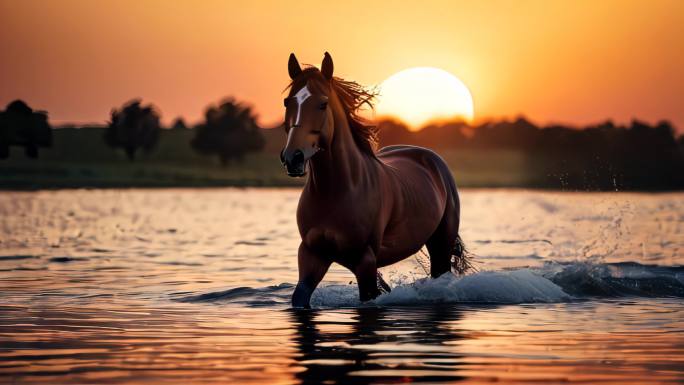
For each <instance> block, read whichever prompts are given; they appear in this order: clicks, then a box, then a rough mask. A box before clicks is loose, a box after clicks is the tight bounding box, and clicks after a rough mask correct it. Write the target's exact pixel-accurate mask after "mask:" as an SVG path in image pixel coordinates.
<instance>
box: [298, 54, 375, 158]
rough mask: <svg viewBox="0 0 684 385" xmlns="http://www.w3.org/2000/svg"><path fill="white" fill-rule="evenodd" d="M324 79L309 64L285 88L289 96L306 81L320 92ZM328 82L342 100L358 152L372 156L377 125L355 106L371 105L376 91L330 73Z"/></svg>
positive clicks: (373, 155)
mask: <svg viewBox="0 0 684 385" xmlns="http://www.w3.org/2000/svg"><path fill="white" fill-rule="evenodd" d="M327 83H328V81H327V80H326V79H325V78H324V77H323V75H322V74H321V72H320V71H319V70H318V68H316V67H313V66H309V67H307V68H304V69H303V70H302V73H301V74H300V75H299V76H298V77H297V78H296V79H294V80H293V81H292V82H291V83H290V84H289V85H288V87H287V88H286V89H289V90H290V93H289V95H288V96H289V97H292V96H293V95H294V94H295V93H296V91H299V89H301V88H302V87H304V86H305V85H308V86H309V88H310V89H312V90H313V91H318V92H322V91H323V89H324V87H325V86H326V84H327ZM331 83H332V90H333V91H334V92H335V94H337V97H338V98H339V99H340V102H341V103H342V108H343V109H344V114H345V116H346V118H347V121H348V123H349V128H350V129H351V133H352V136H353V137H354V141H355V142H356V145H357V146H359V149H360V150H361V151H362V152H364V153H366V154H368V155H370V156H372V157H375V150H376V149H377V146H378V127H377V126H375V125H373V124H371V122H369V121H368V120H367V119H365V118H363V117H362V116H361V115H360V112H359V110H360V109H361V107H362V106H363V105H364V104H365V105H367V106H368V107H370V108H371V109H372V108H373V102H374V99H375V97H376V96H377V92H376V91H375V90H373V89H367V88H366V87H364V86H362V85H360V84H358V83H356V82H353V81H348V80H344V79H341V78H338V77H333V79H332V81H331Z"/></svg>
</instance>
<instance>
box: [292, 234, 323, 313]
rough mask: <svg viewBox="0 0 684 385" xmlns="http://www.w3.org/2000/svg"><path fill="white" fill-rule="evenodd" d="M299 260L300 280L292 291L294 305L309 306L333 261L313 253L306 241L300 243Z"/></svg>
mask: <svg viewBox="0 0 684 385" xmlns="http://www.w3.org/2000/svg"><path fill="white" fill-rule="evenodd" d="M297 262H298V264H299V282H297V287H296V288H295V291H294V293H292V306H293V307H300V308H309V307H310V305H309V301H310V300H311V294H313V292H314V290H315V289H316V286H318V284H319V283H320V282H321V280H322V279H323V276H324V275H325V273H326V272H327V271H328V268H329V267H330V264H331V261H330V260H329V259H327V258H324V257H320V256H318V255H316V254H315V253H313V252H312V251H311V250H310V249H309V248H308V247H306V245H305V244H304V243H300V244H299V253H298V258H297Z"/></svg>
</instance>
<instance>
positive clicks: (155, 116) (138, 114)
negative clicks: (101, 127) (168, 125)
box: [104, 99, 160, 160]
mask: <svg viewBox="0 0 684 385" xmlns="http://www.w3.org/2000/svg"><path fill="white" fill-rule="evenodd" d="M159 130H160V124H159V113H158V112H157V110H156V109H155V108H154V106H152V105H150V104H148V105H146V106H142V105H141V101H140V100H138V99H135V100H131V101H130V102H128V103H126V104H124V105H123V107H122V108H121V109H119V110H117V109H116V108H114V109H112V114H111V122H110V123H109V126H108V127H107V130H106V131H105V135H104V139H105V142H106V143H107V144H108V145H109V146H110V147H113V148H117V147H121V148H123V149H124V150H125V151H126V155H127V156H128V159H130V160H134V159H135V153H136V151H137V150H138V148H142V149H143V150H144V151H145V152H149V151H150V150H152V149H153V148H154V146H155V145H156V144H157V141H158V139H159Z"/></svg>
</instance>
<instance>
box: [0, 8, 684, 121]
mask: <svg viewBox="0 0 684 385" xmlns="http://www.w3.org/2000/svg"><path fill="white" fill-rule="evenodd" d="M332 3H333V2H327V1H321V0H316V1H311V2H307V1H282V2H267V1H256V0H255V1H246V2H244V3H240V2H237V1H207V0H202V1H184V0H183V1H181V0H172V1H165V0H159V1H156V0H154V1H153V0H135V1H130V0H126V1H122V0H118V1H112V0H104V1H89V0H83V1H72V0H60V1H56V0H54V1H47V0H46V1H39V0H22V1H17V0H0V52H1V53H2V54H1V55H0V104H2V105H5V104H7V103H8V102H9V101H11V100H13V99H16V98H22V99H25V100H26V101H27V102H28V103H29V105H31V106H33V107H35V108H38V109H45V110H48V111H49V113H50V118H51V120H52V121H53V122H54V123H61V122H67V121H69V122H104V121H105V120H106V119H107V118H108V113H109V110H110V109H111V108H112V107H113V106H119V105H121V103H123V102H124V101H126V100H128V99H130V98H133V97H142V98H144V99H145V100H146V101H151V102H153V103H154V104H155V105H157V106H158V107H159V108H160V110H161V112H162V114H163V117H164V120H165V121H166V122H168V121H170V120H172V119H173V118H174V117H176V116H179V115H180V116H183V117H185V118H186V119H187V120H188V121H190V122H193V121H197V120H199V119H200V117H201V116H202V113H203V111H204V109H205V107H206V106H207V105H208V104H209V103H213V102H217V101H219V100H220V99H222V98H223V97H225V96H229V95H234V96H236V97H238V98H240V99H243V100H245V101H248V102H249V103H251V104H253V105H254V106H255V109H256V111H257V113H258V114H259V115H260V121H261V122H262V123H264V124H268V123H272V122H275V121H278V120H279V119H281V116H282V113H283V108H282V95H281V91H282V90H283V88H284V87H285V85H286V84H287V80H288V78H287V70H286V69H287V56H288V54H289V53H290V52H292V51H294V52H296V53H297V55H298V57H299V59H300V61H301V62H305V63H314V64H316V65H318V64H319V62H320V59H321V58H322V54H323V52H324V51H326V50H327V51H329V52H330V53H331V54H332V55H333V58H334V60H335V68H336V74H337V75H340V76H343V77H348V78H351V79H354V80H357V81H359V82H362V83H365V84H377V83H379V82H381V81H382V80H383V79H385V78H387V77H388V76H390V75H392V74H393V73H395V72H397V71H400V70H402V69H405V68H409V67H414V66H433V67H439V68H442V69H445V70H447V71H449V72H451V73H453V74H455V75H456V76H457V77H458V78H460V79H461V80H463V82H464V83H465V84H466V85H467V86H468V88H470V90H471V92H472V95H473V99H474V104H475V116H476V119H483V118H487V117H502V116H513V115H517V114H521V113H522V114H525V115H527V116H528V117H530V118H531V119H532V120H534V121H536V122H539V123H547V122H563V123H571V124H577V125H579V124H586V123H592V122H597V121H599V120H603V119H606V118H613V119H615V120H616V121H618V122H625V121H627V120H629V119H631V118H632V117H639V118H642V119H645V120H647V121H650V122H654V121H656V120H659V119H669V120H671V121H672V122H673V123H674V124H675V125H676V126H677V127H678V128H679V131H680V132H682V131H683V129H684V100H683V98H682V93H684V32H683V31H684V1H679V0H673V1H664V0H653V1H627V0H618V1H487V2H475V1H468V2H458V1H443V2H439V1H421V2H418V3H416V2H397V1H345V2H343V3H341V4H340V5H334V6H333V5H329V4H332ZM342 4H343V5H342ZM409 4H414V5H415V4H417V6H409Z"/></svg>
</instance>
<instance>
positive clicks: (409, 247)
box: [377, 217, 441, 266]
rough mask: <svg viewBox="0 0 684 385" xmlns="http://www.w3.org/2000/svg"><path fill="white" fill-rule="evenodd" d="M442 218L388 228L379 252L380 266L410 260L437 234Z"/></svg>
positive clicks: (421, 220) (415, 221)
mask: <svg viewBox="0 0 684 385" xmlns="http://www.w3.org/2000/svg"><path fill="white" fill-rule="evenodd" d="M440 220H441V217H435V218H424V219H417V220H416V219H414V220H412V221H407V222H404V223H401V224H399V225H397V226H393V227H391V228H388V229H387V230H386V231H385V233H384V234H383V237H382V243H381V246H380V250H379V251H378V255H377V261H378V266H387V265H391V264H393V263H396V262H399V261H401V260H402V259H405V258H408V257H410V256H411V255H413V254H415V253H417V252H418V250H420V248H421V247H423V245H424V244H425V242H427V240H428V239H429V238H430V236H431V235H432V234H433V233H434V232H435V230H436V229H437V226H439V221H440Z"/></svg>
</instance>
